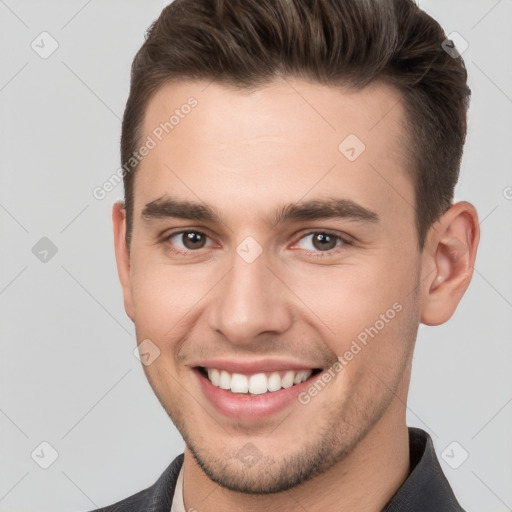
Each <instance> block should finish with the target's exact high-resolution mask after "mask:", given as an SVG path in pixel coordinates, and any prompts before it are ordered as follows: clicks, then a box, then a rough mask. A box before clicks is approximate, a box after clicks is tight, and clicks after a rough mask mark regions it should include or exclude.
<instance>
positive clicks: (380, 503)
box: [183, 399, 409, 512]
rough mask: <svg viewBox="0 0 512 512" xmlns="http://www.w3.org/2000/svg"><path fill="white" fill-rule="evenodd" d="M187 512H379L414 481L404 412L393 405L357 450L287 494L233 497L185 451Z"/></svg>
mask: <svg viewBox="0 0 512 512" xmlns="http://www.w3.org/2000/svg"><path fill="white" fill-rule="evenodd" d="M183 470H184V493H183V494H184V502H185V505H186V506H185V510H189V509H190V510H196V509H197V510H200V511H201V512H216V511H218V510H223V511H225V512H234V511H238V510H244V511H248V512H260V511H265V512H274V511H282V510H289V509H290V508H291V506H292V507H293V508H294V509H295V508H297V509H299V510H300V509H303V510H322V512H331V511H332V512H334V511H336V512H348V511H351V512H356V511H357V512H363V511H364V512H378V511H381V510H382V509H383V508H384V506H385V505H386V503H387V502H388V501H389V500H390V499H391V497H392V496H393V495H394V494H395V492H396V491H397V490H398V489H399V487H400V486H401V485H402V483H403V482H404V481H405V480H406V478H407V476H408V475H409V435H408V430H407V425H406V422H405V407H404V406H403V403H401V401H399V400H396V399H395V400H393V402H392V404H391V405H390V407H389V408H388V410H387V411H386V413H385V414H384V416H383V417H382V418H381V419H380V420H379V421H378V422H377V423H376V424H375V426H374V427H373V428H372V429H371V430H370V431H369V432H368V433H367V435H366V436H365V437H364V438H363V439H362V440H361V441H360V442H359V443H358V445H357V446H356V448H355V449H354V450H353V451H352V452H351V453H350V454H349V455H348V456H347V457H345V458H344V459H343V460H341V461H339V462H338V463H337V464H335V465H334V466H332V467H331V468H330V469H329V470H327V471H325V472H324V473H322V474H321V475H318V476H317V477H315V478H313V479H311V480H309V481H306V482H304V483H302V484H301V485H299V486H296V487H294V488H292V489H290V490H288V491H285V492H280V493H274V494H268V495H261V494H260V495H254V494H244V493H238V492H233V491H230V490H228V489H225V488H223V487H221V486H219V485H218V484H216V483H214V482H212V481H211V480H210V479H209V478H208V477H207V476H206V475H205V474H204V472H203V471H202V469H201V468H200V467H199V466H198V465H197V462H196V461H195V459H194V458H193V456H192V454H191V453H190V451H189V450H188V448H186V449H185V459H184V467H183Z"/></svg>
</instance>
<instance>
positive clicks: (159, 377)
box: [124, 79, 421, 492]
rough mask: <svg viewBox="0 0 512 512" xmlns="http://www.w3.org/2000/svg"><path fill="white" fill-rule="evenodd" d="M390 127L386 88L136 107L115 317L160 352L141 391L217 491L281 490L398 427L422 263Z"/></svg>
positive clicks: (207, 90) (227, 95)
mask: <svg viewBox="0 0 512 512" xmlns="http://www.w3.org/2000/svg"><path fill="white" fill-rule="evenodd" d="M292 86H293V87H292ZM191 96H193V97H194V98H195V99H196V100H197V105H196V106H195V107H193V108H191V109H183V110H181V112H182V116H180V119H179V122H178V123H176V125H175V126H174V128H173V129H172V131H170V133H168V134H166V133H165V131H164V132H163V136H162V137H161V138H162V140H161V141H158V139H157V137H155V133H160V132H161V130H160V131H158V130H157V131H156V132H155V129H156V128H157V127H158V126H159V125H160V123H163V122H165V121H166V120H168V119H169V116H170V115H171V114H172V113H173V112H174V110H175V109H180V107H181V106H182V105H184V104H186V103H187V99H188V98H189V97H191ZM185 110H186V111H187V112H188V111H190V112H189V113H188V114H186V115H183V112H184V111H185ZM403 119H404V110H403V106H402V103H400V101H399V95H398V93H397V92H396V91H394V90H393V89H392V88H390V87H386V86H384V85H373V86H371V87H368V88H366V89H364V90H362V91H360V92H357V93H348V92H347V91H346V90H344V89H342V88H334V87H326V86H322V85H319V84H311V83H306V82H303V81H297V80H291V79H290V80H287V81H279V82H274V83H272V84H270V85H268V86H266V87H265V88H263V89H259V90H255V91H252V92H250V93H248V92H241V91H237V90H234V89H230V88H226V87H224V86H221V85H219V84H216V83H211V84H209V85H208V84H207V83H203V82H180V83H174V84H168V85H166V86H164V87H162V88H161V89H160V90H159V91H158V93H157V94H156V95H155V96H154V97H153V98H152V100H151V102H150V103H149V105H148V108H147V111H146V118H145V122H144V132H143V135H142V138H141V142H144V141H146V140H147V137H148V136H150V137H152V139H154V140H155V141H156V142H157V145H156V147H154V148H153V149H151V150H150V151H149V154H148V155H147V156H146V157H145V158H144V159H143V161H142V162H141V164H140V168H139V170H138V171H137V174H136V179H135V194H134V217H133V233H132V241H131V248H130V251H131V252H130V269H129V280H128V282H127V283H126V285H125V290H124V292H125V305H126V309H127V312H128V314H129V315H130V317H131V318H132V319H133V321H134V322H135V326H136V333H137V342H138V343H141V342H143V340H150V342H151V344H154V345H156V347H158V349H159V351H160V355H159V356H158V357H157V358H156V359H154V361H153V362H151V364H149V365H147V366H144V370H145V372H146V375H147V377H148V379H149V382H150V384H151V386H152V388H153V390H154V392H155V393H156V395H157V397H158V399H159V400H160V402H161V403H162V405H163V407H164V408H165V410H166V411H167V413H168V414H169V416H170V417H171V419H172V420H173V421H174V423H175V424H176V426H177V427H178V429H179V430H180V432H181V434H182V436H183V438H184V439H185V441H186V444H187V447H188V449H190V450H191V451H192V453H193V454H194V456H195V460H196V461H197V463H198V464H199V465H200V466H201V467H202V468H203V470H204V471H205V472H206V474H207V475H208V476H209V477H210V478H211V479H213V480H214V481H216V482H218V483H220V484H222V485H224V486H225V487H228V488H230V489H234V490H240V491H246V492H272V491H274V492H275V491H279V490H283V489H286V488H289V487H291V486H293V485H296V484H298V483H300V482H302V481H304V480H306V479H308V478H310V477H312V476H314V475H316V474H319V473H320V472H322V471H325V470H327V469H328V468H330V467H332V466H333V465H334V464H335V463H337V462H339V461H341V460H343V459H346V458H347V457H348V456H349V455H350V453H352V450H353V449H354V448H356V447H357V445H358V443H359V441H360V440H361V439H362V438H363V437H364V436H365V435H366V434H369V433H371V432H375V431H377V430H378V429H380V430H381V432H382V431H386V432H389V434H390V435H391V432H392V429H393V428H395V427H396V425H399V424H401V422H403V421H404V418H403V415H404V407H403V404H404V402H405V399H406V395H407V387H408V381H409V366H410V359H411V354H412V349H413V345H414V340H415V338H416V333H417V327H418V323H419V320H420V305H419V296H418V295H417V293H416V287H417V286H418V283H419V276H420V267H421V259H420V254H419V252H418V248H417V244H418V242H417V235H416V229H415V223H414V206H413V205H414V192H413V183H412V179H411V176H410V172H411V171H410V169H408V166H407V163H406V158H405V151H406V148H405V147H404V145H403V143H402V142H401V140H402V139H403V134H404V128H403ZM347 137H348V139H347ZM358 139H359V140H358ZM343 141H345V142H343ZM361 141H362V142H363V143H364V145H365V149H364V150H363V146H362V145H361ZM340 143H342V144H341V146H340ZM171 199H172V200H174V201H186V202H189V203H194V204H197V205H198V206H200V207H201V206H202V207H203V208H202V209H201V208H199V209H196V210H195V211H196V213H197V212H199V213H203V214H204V213H205V212H206V207H207V208H208V209H211V210H212V211H213V212H214V213H215V214H216V215H217V217H218V218H215V217H213V218H210V217H207V216H204V215H203V217H201V218H198V217H197V216H196V217H194V215H192V213H191V212H190V211H189V210H187V211H185V210H186V209H183V208H177V207H176V206H175V205H170V204H167V205H166V204H165V202H166V201H169V200H171ZM337 200H345V201H346V203H344V206H345V207H344V208H338V209H337V210H336V209H335V210H334V211H335V214H332V213H331V214H330V215H327V214H325V212H318V210H319V208H318V207H322V206H323V205H324V204H327V202H328V201H331V202H330V203H329V204H330V205H331V206H332V205H335V204H336V201H337ZM309 202H312V203H311V204H309V206H310V208H309V209H307V210H305V211H302V210H300V208H297V207H301V206H304V204H305V203H309ZM290 204H294V205H297V206H296V207H295V208H292V209H290V208H288V209H286V210H285V207H286V206H287V205H290ZM338 204H339V203H338ZM347 204H348V207H347ZM311 206H316V207H317V208H316V210H315V208H311ZM342 206H343V204H342ZM363 209H364V210H363ZM178 211H180V212H181V214H183V215H185V217H186V218H181V217H180V216H179V215H178V213H177V212H178ZM365 211H366V213H365ZM294 212H295V214H294V215H293V213H294ZM315 212H316V213H315ZM286 213H288V215H286ZM170 214H175V215H176V217H173V216H170ZM181 214H180V215H181ZM278 220H279V222H278ZM183 232H185V233H183ZM146 343H148V342H146ZM150 346H151V347H154V346H153V345H150ZM350 353H351V354H352V356H351V355H350ZM336 362H337V363H336ZM205 368H207V369H205ZM208 369H209V370H210V371H209V373H210V378H211V379H212V380H213V381H214V382H213V383H212V382H211V381H210V380H209V378H208V377H207V375H206V374H207V372H208ZM319 369H320V370H323V371H324V375H326V374H328V375H330V378H327V377H324V379H325V380H323V381H322V374H321V373H320V374H319V373H318V370H319ZM312 371H313V373H311V372H312ZM289 372H293V373H289ZM299 372H300V373H299ZM233 374H237V375H235V376H234V377H233ZM262 374H263V375H262ZM286 374H288V375H287V376H286ZM253 375H256V377H254V378H252V379H251V376H253ZM297 375H298V376H297ZM303 378H307V380H306V381H304V382H299V381H300V380H301V379H303ZM292 380H294V381H295V382H298V384H294V385H293V386H290V384H291V382H292ZM248 385H250V386H251V388H250V390H252V391H253V392H250V391H249V392H247V386H248ZM230 386H231V387H232V388H233V390H231V389H222V388H223V387H224V388H226V387H228V388H229V387H230ZM244 386H245V387H244ZM269 386H270V388H272V389H274V386H275V388H279V389H278V390H273V391H267V392H265V393H264V392H263V390H264V389H268V387H269ZM315 390H316V391H315ZM368 437H369V436H368Z"/></svg>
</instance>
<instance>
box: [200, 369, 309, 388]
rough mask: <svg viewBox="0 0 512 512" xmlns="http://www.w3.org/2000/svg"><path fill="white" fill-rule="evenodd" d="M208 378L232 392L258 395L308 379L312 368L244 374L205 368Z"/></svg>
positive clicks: (215, 384)
mask: <svg viewBox="0 0 512 512" xmlns="http://www.w3.org/2000/svg"><path fill="white" fill-rule="evenodd" d="M206 371H207V372H208V378H209V379H210V381H211V383H212V384H213V385H214V386H217V387H219V388H222V389H230V390H231V392H232V393H252V394H253V395H260V394H262V393H266V392H267V391H279V390H280V389H281V388H289V387H291V386H293V385H294V384H300V383H301V382H304V381H305V380H306V379H308V378H309V377H310V375H311V373H312V370H300V371H293V370H288V371H286V372H284V374H283V372H281V373H279V372H272V373H270V374H268V376H267V374H265V373H255V374H254V375H244V374H242V373H229V372H227V371H226V370H217V369H216V368H207V369H206ZM281 374H283V376H281Z"/></svg>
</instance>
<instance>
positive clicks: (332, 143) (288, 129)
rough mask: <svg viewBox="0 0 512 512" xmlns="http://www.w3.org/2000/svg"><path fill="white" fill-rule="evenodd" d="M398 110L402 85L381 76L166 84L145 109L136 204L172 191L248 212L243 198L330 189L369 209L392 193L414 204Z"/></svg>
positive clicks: (275, 198)
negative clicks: (344, 80)
mask: <svg viewBox="0 0 512 512" xmlns="http://www.w3.org/2000/svg"><path fill="white" fill-rule="evenodd" d="M404 116H405V113H404V108H403V104H402V101H401V96H400V94H399V92H398V91H397V90H395V89H394V88H393V87H391V86H388V85H385V84H382V83H378V84H377V83H376V84H373V85H371V86H368V87H366V88H364V89H362V90H360V91H356V92H354V91H349V90H348V89H346V88H343V87H341V86H337V87H334V86H325V85H321V84H317V83H310V82H306V81H303V80H296V79H290V78H287V79H280V80H276V81H275V82H271V83H269V84H267V85H265V86H263V87H259V88H257V89H252V90H240V89H236V88H233V87H230V86H225V85H222V84H219V83H216V82H203V81H177V82H169V83H167V84H166V85H164V86H162V87H161V88H160V89H159V90H158V91H157V92H156V93H155V95H154V96H153V97H152V99H151V100H150V102H149V103H148V106H147V109H146V113H145V118H144V125H143V136H142V140H141V142H142V143H143V142H144V141H147V140H149V139H151V140H152V141H153V142H154V147H153V149H151V150H150V151H149V153H148V154H147V156H145V157H144V158H143V160H142V161H141V163H140V165H139V170H138V171H137V174H136V187H135V189H136V193H135V205H136V209H138V210H139V212H140V211H141V209H142V208H143V206H144V204H147V202H149V201H151V200H155V199H158V197H161V196H164V195H165V194H172V195H174V196H176V195H178V196H181V197H183V198H187V199H198V198H200V199H202V200H203V201H206V202H210V201H209V199H211V202H212V203H213V204H214V206H216V207H219V205H221V206H220V207H221V208H224V209H226V210H229V208H230V207H232V208H235V207H236V208H237V209H238V214H239V215H244V214H247V215H248V210H247V209H246V208H245V207H247V206H249V205H253V206H254V207H255V208H256V207H257V208H261V209H264V208H265V206H266V205H268V204H270V203H272V202H285V201H287V200H289V199H290V198H293V199H295V200H297V199H299V198H301V197H303V196H305V195H308V199H316V198H319V197H322V195H327V194H328V195H332V194H333V191H335V192H338V193H337V194H336V195H338V196H340V197H342V196H347V197H351V198H352V199H356V200H359V202H361V203H363V204H364V203H365V202H366V203H367V204H368V203H372V204H371V206H372V209H376V208H377V209H378V208H379V205H380V206H382V207H387V208H389V201H397V200H398V199H399V200H400V201H401V202H406V203H409V204H408V207H409V208H410V206H411V204H412V201H413V189H412V182H411V171H410V169H409V167H408V163H407V158H406V156H407V155H406V144H405V142H404V140H403V139H404V133H405V130H404V121H405V117H404ZM393 189H395V191H393ZM397 189H398V193H397ZM234 191H236V192H237V194H236V195H235V194H233V192H234ZM194 196H195V197H194ZM368 205H369V204H368ZM244 206H245V207H244ZM369 206H370V205H369Z"/></svg>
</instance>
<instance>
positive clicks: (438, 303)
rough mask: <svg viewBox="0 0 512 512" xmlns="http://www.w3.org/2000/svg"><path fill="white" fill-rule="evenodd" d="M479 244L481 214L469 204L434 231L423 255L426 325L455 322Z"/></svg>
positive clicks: (446, 215) (457, 205)
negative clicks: (448, 321) (453, 320)
mask: <svg viewBox="0 0 512 512" xmlns="http://www.w3.org/2000/svg"><path fill="white" fill-rule="evenodd" d="M479 240H480V226H479V223H478V214H477V211H476V209H475V207H474V206H473V205H472V204H470V203H468V202H466V201H461V202H459V203H455V204H453V205H452V206H451V207H450V208H449V209H448V210H447V211H446V212H445V213H444V214H443V215H442V217H441V218H440V219H439V220H438V221H437V222H436V223H435V224H434V225H433V226H432V227H431V229H430V230H429V232H428V234H427V238H426V243H425V247H424V249H423V252H422V260H423V261H422V270H423V276H422V281H421V282H422V285H421V294H422V309H421V322H422V323H424V324H426V325H440V324H443V323H444V322H446V321H447V320H449V319H450V318H451V316H452V315H453V313H454V312H455V309H456V308H457V305H458V304H459V302H460V300H461V299H462V296H463V295H464V293H465V291H466V289H467V287H468V286H469V283H470V281H471V277H472V276H473V268H474V265H475V259H476V251H477V248H478V242H479Z"/></svg>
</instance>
